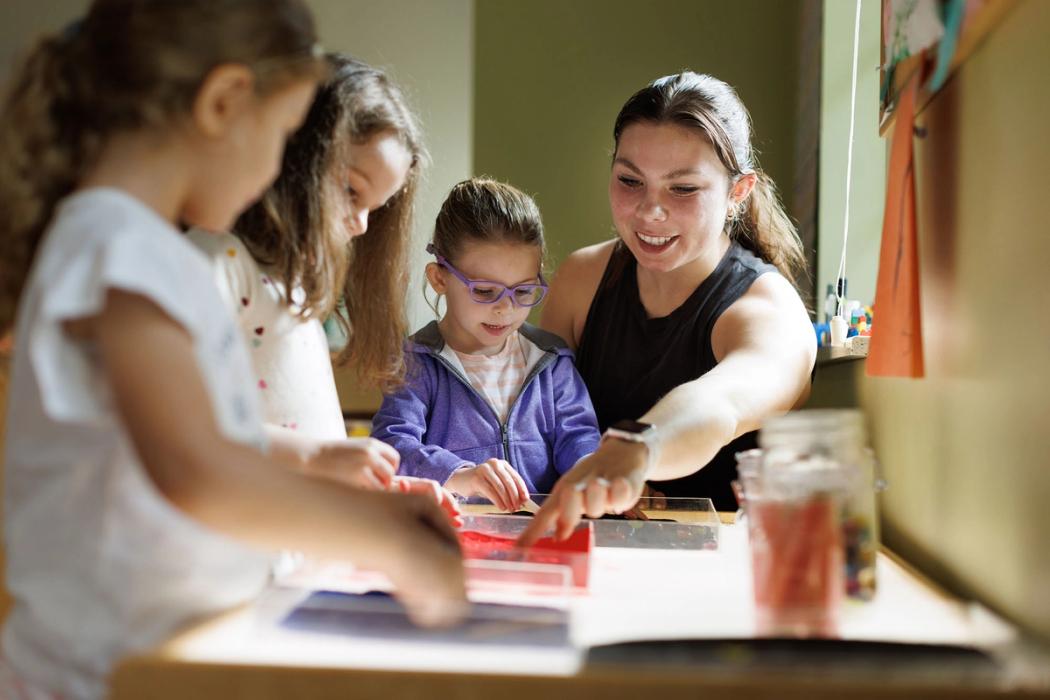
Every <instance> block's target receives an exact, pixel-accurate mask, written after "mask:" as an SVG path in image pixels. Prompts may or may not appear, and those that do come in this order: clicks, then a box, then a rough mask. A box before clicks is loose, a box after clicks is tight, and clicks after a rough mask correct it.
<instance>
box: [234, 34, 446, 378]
mask: <svg viewBox="0 0 1050 700" xmlns="http://www.w3.org/2000/svg"><path fill="white" fill-rule="evenodd" d="M328 62H329V64H330V65H331V73H330V77H329V79H328V80H327V81H326V82H325V83H324V84H323V85H322V86H321V87H320V89H319V90H318V92H317V96H316V97H315V98H314V103H313V105H312V106H311V108H310V111H309V113H308V114H307V117H306V120H305V122H304V123H303V126H302V128H300V129H299V131H297V132H296V133H295V134H294V135H293V136H292V138H291V139H290V140H289V141H288V146H287V148H286V149H285V153H284V163H283V164H282V166H281V174H280V175H279V176H278V178H277V180H276V181H275V182H274V184H273V185H272V186H271V187H270V189H269V190H268V191H267V193H266V194H265V195H264V196H263V198H262V199H261V200H260V201H259V202H258V203H256V204H255V205H254V206H253V207H251V208H249V209H248V210H247V211H245V212H244V214H242V215H241V217H240V218H239V219H238V220H237V223H236V224H235V225H234V227H233V230H234V233H236V234H237V236H238V237H240V238H241V240H243V241H244V243H245V245H247V246H248V249H249V250H250V251H251V253H252V255H253V256H254V257H255V259H256V260H258V261H259V262H260V264H263V265H266V266H268V267H269V268H271V270H272V273H273V274H274V275H275V276H276V277H277V278H278V279H279V280H281V281H282V282H283V283H284V287H285V290H286V292H285V299H286V301H287V303H288V305H289V306H294V307H295V308H296V310H297V312H298V313H299V314H301V315H302V316H304V317H306V316H311V317H314V318H321V319H323V318H326V317H327V316H329V315H330V314H333V312H334V318H335V319H336V320H337V321H338V322H339V324H340V325H341V326H342V327H343V330H344V331H345V332H346V334H347V336H348V337H349V342H348V343H347V346H346V348H344V349H343V351H342V352H341V353H340V354H339V357H338V358H337V359H336V363H337V364H339V365H349V366H350V367H351V368H352V369H353V371H354V373H355V374H356V375H357V378H358V379H359V380H360V381H362V382H364V383H366V384H370V385H372V386H378V387H380V388H383V389H389V388H391V387H393V386H395V385H397V384H398V383H399V382H400V381H401V379H402V378H403V376H404V359H403V356H402V347H401V346H402V342H403V340H404V336H405V331H406V326H407V321H406V318H405V299H406V294H407V288H408V243H409V240H410V237H411V225H412V206H413V201H414V199H415V194H416V188H417V187H418V184H419V177H420V171H421V170H422V166H423V163H424V161H425V160H426V153H425V151H424V149H423V143H422V138H421V136H420V131H419V126H418V124H417V122H416V119H415V117H414V116H413V114H412V112H411V110H410V109H409V108H408V106H407V103H406V101H405V98H404V96H403V95H402V93H401V91H400V89H398V87H397V85H395V84H394V83H393V82H392V81H391V80H390V78H389V77H387V75H386V74H385V73H384V72H383V71H381V70H379V69H377V68H373V67H372V66H369V65H367V64H365V63H362V62H361V61H357V60H355V59H353V58H350V57H348V56H342V55H338V54H331V55H329V56H328ZM382 132H391V133H394V134H395V135H396V136H397V137H398V138H399V139H400V141H401V143H402V144H403V145H404V146H405V148H406V149H407V150H408V152H409V154H410V155H411V156H412V165H411V167H410V168H409V171H408V175H407V176H406V179H405V184H404V186H403V187H402V188H401V189H400V190H399V191H398V192H397V194H395V195H394V196H393V197H392V198H391V199H390V201H388V202H387V203H386V204H385V205H384V206H383V207H382V208H380V209H377V210H376V211H374V212H372V213H371V214H370V215H369V217H368V232H367V233H366V234H365V235H363V236H358V237H356V238H354V240H353V243H352V244H351V245H347V244H346V232H345V231H343V230H341V228H339V227H342V226H343V225H344V224H343V223H342V222H341V221H336V220H335V218H334V217H331V216H329V214H328V210H329V209H330V208H331V207H333V206H335V204H336V203H335V202H334V201H332V198H333V197H335V196H345V195H344V194H342V190H341V188H340V189H336V188H334V187H332V185H331V183H330V182H329V181H328V180H329V178H330V173H331V172H332V166H333V163H335V162H336V160H337V159H344V158H346V157H347V156H348V154H349V150H350V148H352V146H353V144H360V143H364V142H367V141H368V140H369V139H371V138H372V137H373V136H375V135H377V134H379V133H382ZM337 193H338V194H337ZM296 288H299V289H302V291H303V293H304V295H303V297H302V298H297V299H296V301H297V302H299V303H293V300H292V293H293V291H294V290H295V289H296ZM339 304H342V305H343V306H344V307H345V308H344V309H337V305H339Z"/></svg>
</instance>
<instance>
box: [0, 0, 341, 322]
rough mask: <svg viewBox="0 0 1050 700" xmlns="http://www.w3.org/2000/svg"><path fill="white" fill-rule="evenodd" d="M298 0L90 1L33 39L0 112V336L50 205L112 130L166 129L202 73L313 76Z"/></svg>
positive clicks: (263, 88)
mask: <svg viewBox="0 0 1050 700" xmlns="http://www.w3.org/2000/svg"><path fill="white" fill-rule="evenodd" d="M316 54H317V49H316V34H315V31H314V24H313V17H312V15H311V14H310V11H309V9H308V8H307V7H306V5H305V4H303V2H302V0H255V1H252V2H249V1H246V0H178V2H172V1H171V0H95V2H93V3H92V5H91V7H90V9H89V10H88V13H87V15H86V16H85V17H84V18H83V19H81V20H79V21H77V22H75V23H73V24H71V25H70V26H69V27H67V28H66V30H65V31H64V32H62V33H61V34H56V35H52V36H46V37H44V38H42V39H40V40H39V41H38V42H37V44H36V45H35V47H34V48H33V49H32V50H31V51H30V53H29V55H28V56H27V57H26V59H25V62H24V64H23V65H22V66H21V68H20V70H18V71H16V72H15V74H14V77H13V78H12V80H11V83H10V84H9V86H8V92H7V95H6V98H5V100H4V103H3V107H2V111H0V212H3V215H2V216H0V246H2V247H3V250H4V255H3V257H2V258H0V335H2V334H3V333H5V332H6V331H7V330H9V329H10V327H11V325H12V322H13V320H14V315H15V310H16V308H17V305H18V298H19V297H20V296H21V293H22V288H23V287H24V286H25V283H26V278H27V276H28V273H29V268H30V266H31V264H32V261H33V257H34V255H35V253H36V250H37V247H38V246H39V244H40V239H41V237H42V235H43V233H44V230H45V229H46V227H47V224H48V222H49V221H50V219H51V215H52V212H53V211H54V208H55V206H56V205H57V204H58V202H59V200H61V199H62V198H63V197H65V196H66V195H68V194H70V193H71V192H72V191H73V190H74V189H75V188H76V186H77V183H78V182H79V181H80V180H81V178H82V177H83V175H84V174H85V173H86V172H87V171H88V170H89V169H90V168H91V167H92V166H93V165H94V163H95V160H96V159H97V157H98V155H99V153H100V151H101V148H102V146H103V144H104V143H105V141H106V139H107V137H108V136H109V135H111V134H113V133H116V132H119V131H127V130H134V129H142V128H167V127H172V126H175V125H176V123H177V121H178V119H179V118H181V117H183V116H184V115H187V114H189V111H190V109H191V107H192V105H193V100H194V99H195V97H196V95H197V91H198V89H199V88H200V85H201V84H202V83H203V82H204V80H205V78H206V77H207V75H208V73H209V72H210V71H211V70H212V69H214V68H215V67H217V66H219V65H221V64H224V63H238V64H244V65H247V66H248V67H249V68H252V69H253V71H254V72H255V75H256V90H257V91H258V92H259V94H263V95H264V94H267V93H269V92H271V91H273V90H276V89H278V88H280V87H282V86H284V85H286V84H287V83H288V82H290V81H292V80H294V79H300V78H305V77H311V78H318V77H320V76H321V75H322V73H321V70H322V67H321V63H320V61H319V60H318V58H319V57H318V56H317V55H316Z"/></svg>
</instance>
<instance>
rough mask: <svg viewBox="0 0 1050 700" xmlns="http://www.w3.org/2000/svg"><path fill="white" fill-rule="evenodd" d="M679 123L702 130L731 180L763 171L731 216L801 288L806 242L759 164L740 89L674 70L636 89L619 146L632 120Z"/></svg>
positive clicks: (734, 230)
mask: <svg viewBox="0 0 1050 700" xmlns="http://www.w3.org/2000/svg"><path fill="white" fill-rule="evenodd" d="M637 122H651V123H656V124H661V123H671V124H679V125H682V126H685V127H688V128H691V129H696V130H698V131H699V132H701V133H702V134H703V135H704V136H706V138H707V139H708V141H710V143H711V145H712V146H713V147H714V149H715V153H717V154H718V159H719V160H720V161H721V163H722V165H723V166H725V169H726V170H727V171H729V178H730V181H731V182H735V181H736V180H737V178H739V177H740V176H742V175H747V174H749V173H754V174H755V175H756V176H757V178H758V179H757V181H756V182H755V186H754V188H753V189H752V191H751V194H750V196H749V197H748V198H747V200H746V202H744V203H743V204H742V205H741V206H740V208H739V210H738V212H737V213H736V215H734V216H732V217H730V218H728V219H727V221H726V225H727V229H726V232H727V233H728V234H729V236H730V237H731V238H733V239H734V240H736V241H738V242H739V243H740V244H741V245H742V246H744V247H745V248H747V249H749V250H750V251H752V252H753V253H755V254H756V255H757V256H759V257H760V258H762V259H763V260H765V261H767V262H769V263H771V264H773V265H775V266H776V267H777V269H778V270H779V271H780V273H781V274H782V275H784V277H786V278H787V279H788V280H789V281H790V282H791V283H792V284H793V285H795V288H796V289H797V288H798V283H799V281H800V280H799V278H800V277H801V276H803V275H805V274H806V258H805V254H804V252H803V249H802V241H801V240H800V239H799V237H798V231H797V230H796V229H795V225H794V224H793V223H791V219H790V218H789V217H788V215H787V213H786V212H785V211H784V206H783V205H782V204H781V202H780V198H779V197H778V196H777V191H776V185H775V184H774V183H773V180H772V179H770V177H769V176H768V175H766V174H765V173H764V172H762V170H760V169H759V167H758V162H757V159H756V158H755V152H754V148H752V146H751V116H750V115H749V114H748V112H747V109H746V108H745V107H744V104H743V103H742V102H741V101H740V98H739V97H738V96H737V94H736V91H735V90H733V88H732V87H730V86H729V85H728V84H726V83H724V82H723V81H721V80H719V79H718V78H714V77H712V76H710V75H702V74H698V73H693V72H691V71H685V72H682V73H677V74H675V75H669V76H666V77H663V78H660V79H658V80H654V81H653V82H652V83H650V84H649V85H647V86H646V87H644V88H642V89H641V90H639V91H638V92H636V93H635V94H634V95H633V96H631V98H630V99H629V100H627V103H626V104H624V106H623V108H622V109H621V110H620V114H619V115H618V116H617V117H616V124H615V126H614V127H613V138H614V139H615V140H616V144H617V146H618V145H619V143H620V136H621V134H623V131H624V129H626V128H627V127H628V126H630V125H631V124H634V123H637Z"/></svg>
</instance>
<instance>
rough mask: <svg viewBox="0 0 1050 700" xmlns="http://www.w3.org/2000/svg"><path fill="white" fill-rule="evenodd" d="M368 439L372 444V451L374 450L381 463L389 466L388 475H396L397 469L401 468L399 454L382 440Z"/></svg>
mask: <svg viewBox="0 0 1050 700" xmlns="http://www.w3.org/2000/svg"><path fill="white" fill-rule="evenodd" d="M368 439H369V440H370V441H371V442H372V447H373V449H375V451H376V452H377V453H378V454H379V456H380V457H381V458H382V459H383V461H384V462H386V463H387V464H389V465H390V473H391V474H394V473H396V472H397V468H398V467H399V466H401V454H400V453H399V452H398V451H397V450H395V449H394V448H393V447H391V446H390V445H388V444H386V443H385V442H383V441H382V440H376V439H375V438H368Z"/></svg>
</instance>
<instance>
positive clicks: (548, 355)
mask: <svg viewBox="0 0 1050 700" xmlns="http://www.w3.org/2000/svg"><path fill="white" fill-rule="evenodd" d="M530 342H531V341H530ZM430 354H431V356H432V357H434V358H435V359H436V360H437V361H438V362H440V363H441V364H442V365H444V366H445V368H446V369H448V371H450V372H451V373H452V376H454V377H455V378H456V379H458V380H459V381H460V383H461V384H463V385H464V386H466V387H467V388H468V389H470V391H471V393H473V394H474V396H476V397H478V400H480V401H481V403H483V404H485V406H487V407H488V409H489V412H490V413H492V417H493V418H495V419H496V425H498V426H499V437H500V442H502V443H503V457H504V459H505V460H506V461H508V462H509V461H510V438H509V437H508V436H507V426H509V425H510V419H511V418H512V417H513V416H514V409H515V408H517V406H518V400H519V399H520V398H521V395H522V394H524V393H525V389H526V387H528V386H529V384H531V383H532V380H533V379H535V378H536V376H537V375H538V374H539V373H540V372H542V371H543V370H544V369H546V368H547V367H548V366H549V365H550V364H551V362H553V361H554V360H555V359H556V358H557V357H558V355H557V353H554V352H551V351H549V350H545V351H544V355H543V357H541V358H540V359H539V361H538V362H537V363H536V364H535V365H533V367H532V369H531V370H530V371H529V373H528V374H527V375H526V376H525V381H524V382H522V383H521V391H519V392H518V395H517V396H515V397H514V402H513V403H512V404H511V405H510V408H509V409H508V410H507V421H506V422H505V423H504V422H502V421H500V419H499V415H498V414H497V413H496V409H494V408H493V407H492V404H490V403H489V402H488V399H486V398H485V397H484V396H482V395H481V393H480V392H479V391H478V390H477V389H475V388H474V385H473V384H471V383H470V380H469V379H467V378H466V377H464V376H463V375H462V374H460V373H459V370H458V369H456V367H455V366H454V365H453V364H452V363H451V362H449V361H448V360H447V359H445V358H444V357H442V356H441V355H440V354H438V353H430Z"/></svg>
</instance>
